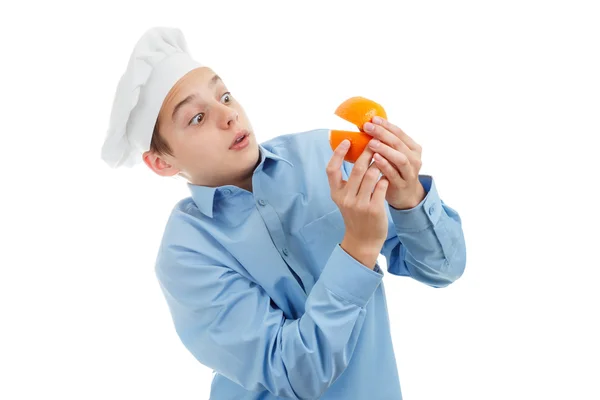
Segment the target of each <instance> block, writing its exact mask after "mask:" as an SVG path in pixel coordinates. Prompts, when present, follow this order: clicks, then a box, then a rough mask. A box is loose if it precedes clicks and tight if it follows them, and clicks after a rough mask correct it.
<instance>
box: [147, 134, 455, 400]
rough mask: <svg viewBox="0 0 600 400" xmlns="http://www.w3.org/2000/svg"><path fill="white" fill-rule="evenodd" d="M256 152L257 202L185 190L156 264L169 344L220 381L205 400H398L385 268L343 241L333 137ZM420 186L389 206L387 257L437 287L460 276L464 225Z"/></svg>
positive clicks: (241, 195)
mask: <svg viewBox="0 0 600 400" xmlns="http://www.w3.org/2000/svg"><path fill="white" fill-rule="evenodd" d="M259 152H260V164H259V165H258V166H257V168H256V169H255V171H254V174H253V177H252V185H253V186H252V187H253V191H252V192H249V191H247V190H244V189H240V188H238V187H235V186H231V185H226V186H221V187H217V188H211V187H203V186H197V185H192V184H188V186H189V189H190V190H191V197H188V198H186V199H183V200H181V201H180V202H178V203H177V205H176V206H175V207H174V209H173V211H172V213H171V215H170V217H169V220H168V222H167V224H166V227H165V232H164V236H163V239H162V243H161V247H160V249H159V253H158V257H157V263H156V274H157V278H158V281H159V283H160V287H161V289H162V291H163V293H164V296H165V298H166V301H167V303H168V306H169V310H170V313H171V315H172V319H173V323H174V326H175V329H176V331H177V334H178V335H179V337H180V339H181V341H182V343H183V344H184V345H185V347H186V348H187V349H188V350H189V351H190V353H191V354H192V355H193V356H194V357H195V358H196V359H197V360H198V361H199V362H200V363H202V364H203V365H205V366H207V367H209V368H212V369H213V371H214V377H213V381H212V385H211V395H210V398H211V399H213V400H225V399H227V400H229V399H238V400H239V399H262V400H265V399H283V398H285V399H336V400H339V399H348V400H352V399H361V400H362V399H377V400H386V399H394V400H398V399H401V397H402V396H401V391H400V382H399V377H398V370H397V367H396V360H395V356H394V350H393V347H392V339H391V334H390V326H389V321H388V312H387V305H386V298H385V293H384V287H383V282H382V278H383V274H384V271H383V270H382V269H381V268H380V266H379V265H377V266H376V268H375V270H371V269H369V268H367V267H366V266H364V265H362V264H361V263H359V262H358V261H357V260H355V259H354V258H353V257H351V256H350V255H349V254H348V253H346V252H345V251H344V250H343V249H342V248H341V247H340V245H339V244H340V243H341V241H342V238H343V237H344V221H343V219H342V215H341V213H340V211H339V209H338V207H337V206H336V205H335V203H334V202H333V201H332V200H331V197H330V189H329V184H328V179H327V174H326V172H325V168H326V165H327V163H328V162H329V160H330V158H331V156H332V155H333V150H332V149H331V148H330V145H329V141H328V131H327V130H313V131H309V132H302V133H294V134H288V135H282V136H279V137H276V138H274V139H271V140H269V141H267V142H265V143H263V144H260V145H259ZM352 166H353V164H350V163H348V162H344V164H343V166H342V170H343V171H342V172H343V176H344V179H348V176H349V173H350V171H351V168H352ZM419 179H420V180H421V182H422V184H423V186H424V188H425V190H426V197H425V199H424V200H423V201H422V202H421V203H420V204H419V205H418V206H416V207H415V208H413V209H410V210H395V209H393V208H391V207H389V205H388V211H389V229H388V236H387V240H386V242H385V244H384V246H383V248H382V250H381V254H383V255H384V256H385V259H386V261H387V268H386V269H387V272H388V273H389V274H391V275H396V276H408V277H412V278H413V279H416V280H418V281H420V282H423V283H424V284H426V285H430V286H433V287H444V286H447V285H449V284H450V283H452V282H453V281H455V280H456V279H457V278H459V277H460V276H461V275H462V273H463V271H464V268H465V262H466V255H465V254H466V251H465V243H464V238H463V232H462V227H461V220H460V217H459V215H458V214H457V212H456V211H454V210H453V209H452V208H450V207H448V206H447V205H446V204H445V203H444V202H443V201H442V200H441V199H440V197H439V196H438V193H437V191H436V188H435V183H434V181H433V179H432V178H431V177H430V176H420V177H419Z"/></svg>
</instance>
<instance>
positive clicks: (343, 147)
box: [340, 139, 350, 149]
mask: <svg viewBox="0 0 600 400" xmlns="http://www.w3.org/2000/svg"><path fill="white" fill-rule="evenodd" d="M340 146H341V147H342V149H347V148H348V147H350V141H349V140H348V139H344V140H343V141H342V144H341V145H340Z"/></svg>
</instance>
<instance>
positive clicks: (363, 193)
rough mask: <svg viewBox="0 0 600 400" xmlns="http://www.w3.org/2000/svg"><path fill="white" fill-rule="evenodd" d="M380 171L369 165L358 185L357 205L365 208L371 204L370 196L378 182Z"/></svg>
mask: <svg viewBox="0 0 600 400" xmlns="http://www.w3.org/2000/svg"><path fill="white" fill-rule="evenodd" d="M380 174H381V171H380V170H379V168H377V166H376V165H375V164H373V165H371V166H370V167H369V169H368V171H367V172H366V173H365V176H364V178H363V180H362V182H361V184H360V190H359V192H358V195H357V196H356V197H357V200H358V204H363V205H365V206H367V205H368V204H369V203H370V202H371V195H372V194H373V190H375V185H376V184H377V181H378V180H379V176H380Z"/></svg>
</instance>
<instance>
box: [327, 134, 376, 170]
mask: <svg viewBox="0 0 600 400" xmlns="http://www.w3.org/2000/svg"><path fill="white" fill-rule="evenodd" d="M344 139H348V140H349V141H350V148H349V149H348V152H347V153H346V156H345V157H344V160H346V161H348V162H351V163H355V162H356V160H358V157H360V155H361V154H362V152H363V151H364V150H365V148H366V147H367V145H368V144H369V141H370V140H371V139H373V137H372V136H371V135H368V134H366V133H364V132H352V131H341V130H336V129H332V130H331V131H330V132H329V144H330V145H331V148H332V149H333V150H335V149H336V148H337V147H338V146H339V145H340V143H342V142H343V141H344Z"/></svg>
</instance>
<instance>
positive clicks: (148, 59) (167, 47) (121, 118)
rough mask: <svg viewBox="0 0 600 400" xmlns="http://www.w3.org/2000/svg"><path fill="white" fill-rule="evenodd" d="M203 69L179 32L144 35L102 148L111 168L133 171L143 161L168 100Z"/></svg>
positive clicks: (121, 87) (161, 30)
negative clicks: (178, 85)
mask: <svg viewBox="0 0 600 400" xmlns="http://www.w3.org/2000/svg"><path fill="white" fill-rule="evenodd" d="M201 66H202V65H201V64H200V63H198V62H196V61H195V60H193V59H192V57H191V56H190V54H189V52H188V48H187V43H186V41H185V38H184V37H183V34H182V33H181V31H180V30H179V29H176V28H164V27H154V28H151V29H149V30H148V31H146V32H145V33H144V34H143V35H142V37H141V38H140V39H139V41H138V42H137V44H136V45H135V47H134V49H133V52H132V54H131V57H130V59H129V64H128V65H127V69H126V70H125V73H124V74H123V75H122V77H121V79H120V80H119V84H118V85H117V90H116V93H115V97H114V101H113V106H112V111H111V114H110V125H109V128H108V132H107V134H106V139H105V141H104V144H103V146H102V159H103V160H104V161H105V162H106V163H107V164H108V165H109V166H110V167H113V168H116V167H119V166H122V165H123V166H126V167H132V166H134V165H135V164H137V163H139V162H140V161H141V160H142V157H141V155H142V153H143V152H144V151H147V150H149V149H150V142H151V139H152V133H153V131H154V125H155V124H156V119H157V118H158V113H159V111H160V108H161V106H162V103H163V101H164V99H165V97H166V96H167V94H168V93H169V91H170V90H171V88H172V87H173V85H174V84H175V83H176V82H177V81H178V80H179V79H180V78H181V77H182V76H184V75H185V74H187V73H188V72H189V71H191V70H193V69H195V68H198V67H201Z"/></svg>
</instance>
